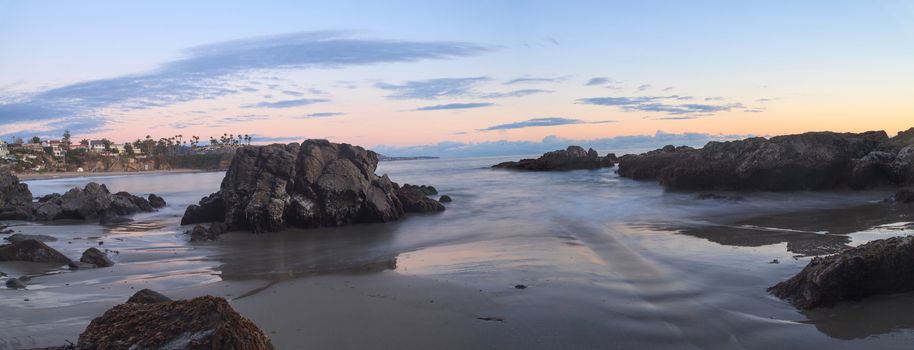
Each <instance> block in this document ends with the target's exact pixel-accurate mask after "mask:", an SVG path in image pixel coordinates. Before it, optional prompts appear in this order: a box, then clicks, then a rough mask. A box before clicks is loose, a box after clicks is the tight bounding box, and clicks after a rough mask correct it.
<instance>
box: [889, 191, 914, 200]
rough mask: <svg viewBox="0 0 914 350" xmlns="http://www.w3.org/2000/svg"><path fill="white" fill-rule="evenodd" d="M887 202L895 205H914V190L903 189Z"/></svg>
mask: <svg viewBox="0 0 914 350" xmlns="http://www.w3.org/2000/svg"><path fill="white" fill-rule="evenodd" d="M886 201H887V202H895V203H914V190H910V189H903V190H899V191H898V192H895V194H894V195H893V196H892V197H891V198H889V199H888V200H886Z"/></svg>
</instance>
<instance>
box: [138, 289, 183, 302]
mask: <svg viewBox="0 0 914 350" xmlns="http://www.w3.org/2000/svg"><path fill="white" fill-rule="evenodd" d="M168 301H172V300H171V298H169V297H167V296H164V295H162V293H159V292H156V291H154V290H152V289H142V290H140V291H139V292H136V293H134V294H133V296H131V297H130V299H127V302H128V303H140V304H155V303H164V302H168Z"/></svg>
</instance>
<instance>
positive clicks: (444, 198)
mask: <svg viewBox="0 0 914 350" xmlns="http://www.w3.org/2000/svg"><path fill="white" fill-rule="evenodd" d="M438 201H439V202H441V203H450V202H452V201H453V199H451V196H448V195H443V196H441V198H438Z"/></svg>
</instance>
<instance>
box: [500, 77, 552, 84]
mask: <svg viewBox="0 0 914 350" xmlns="http://www.w3.org/2000/svg"><path fill="white" fill-rule="evenodd" d="M564 80H565V77H520V78H515V79H511V80H508V81H506V82H504V83H502V84H504V85H514V84H533V83H557V82H561V81H564Z"/></svg>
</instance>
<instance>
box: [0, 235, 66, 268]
mask: <svg viewBox="0 0 914 350" xmlns="http://www.w3.org/2000/svg"><path fill="white" fill-rule="evenodd" d="M0 261H31V262H42V263H61V264H66V263H69V262H70V259H69V258H67V257H66V256H64V255H63V254H61V253H60V252H58V251H56V250H54V248H51V247H48V245H47V244H44V243H43V242H41V241H37V240H34V239H27V240H24V241H19V242H15V243H10V244H6V245H2V246H0Z"/></svg>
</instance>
